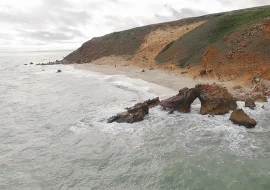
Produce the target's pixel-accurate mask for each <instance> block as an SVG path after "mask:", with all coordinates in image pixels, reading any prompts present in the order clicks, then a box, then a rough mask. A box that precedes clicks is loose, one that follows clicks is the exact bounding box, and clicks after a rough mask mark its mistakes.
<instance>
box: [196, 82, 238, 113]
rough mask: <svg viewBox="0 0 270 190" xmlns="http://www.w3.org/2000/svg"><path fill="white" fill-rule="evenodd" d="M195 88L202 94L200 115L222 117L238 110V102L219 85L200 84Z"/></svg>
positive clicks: (200, 97)
mask: <svg viewBox="0 0 270 190" xmlns="http://www.w3.org/2000/svg"><path fill="white" fill-rule="evenodd" d="M195 88H196V89H197V90H198V91H199V94H200V96H199V99H200V101H201V110H200V113H201V114H203V115H205V114H211V115H222V114H226V113H228V112H229V111H231V110H235V109H236V108H237V104H236V100H235V99H234V98H233V96H232V95H231V94H230V93H229V92H228V90H227V88H225V87H222V86H220V85H217V84H212V85H208V84H199V85H197V86H196V87H195Z"/></svg>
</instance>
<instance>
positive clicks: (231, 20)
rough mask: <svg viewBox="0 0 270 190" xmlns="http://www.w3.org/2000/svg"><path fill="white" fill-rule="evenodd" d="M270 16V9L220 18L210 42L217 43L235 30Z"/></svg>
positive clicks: (231, 14)
mask: <svg viewBox="0 0 270 190" xmlns="http://www.w3.org/2000/svg"><path fill="white" fill-rule="evenodd" d="M268 16H270V8H261V9H256V10H249V11H243V12H237V13H229V14H227V15H224V16H222V17H220V20H219V22H218V24H217V27H216V29H215V30H214V31H212V33H211V35H210V39H209V42H210V43H213V42H216V41H218V40H220V39H221V38H222V37H223V36H225V35H226V34H228V33H230V32H231V31H233V30H234V29H236V28H238V27H240V26H243V25H245V24H250V23H252V22H255V21H257V20H259V19H263V18H266V17H268Z"/></svg>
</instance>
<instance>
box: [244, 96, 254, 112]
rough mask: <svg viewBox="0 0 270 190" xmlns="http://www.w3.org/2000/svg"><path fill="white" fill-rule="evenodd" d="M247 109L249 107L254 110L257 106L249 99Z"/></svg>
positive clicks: (246, 102)
mask: <svg viewBox="0 0 270 190" xmlns="http://www.w3.org/2000/svg"><path fill="white" fill-rule="evenodd" d="M245 107H248V108H250V109H254V108H255V107H256V104H255V102H254V101H253V100H252V99H251V98H249V99H247V100H246V101H245Z"/></svg>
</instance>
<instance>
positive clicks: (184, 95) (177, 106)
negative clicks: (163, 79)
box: [160, 88, 199, 113]
mask: <svg viewBox="0 0 270 190" xmlns="http://www.w3.org/2000/svg"><path fill="white" fill-rule="evenodd" d="M198 97H199V92H198V90H197V89H195V88H192V89H188V88H183V89H181V90H179V93H178V94H177V95H175V96H173V97H171V98H168V99H166V100H163V101H161V103H160V105H161V106H162V108H163V110H167V111H169V113H173V112H174V111H178V112H182V113H188V112H190V107H191V104H192V102H194V100H195V99H196V98H198Z"/></svg>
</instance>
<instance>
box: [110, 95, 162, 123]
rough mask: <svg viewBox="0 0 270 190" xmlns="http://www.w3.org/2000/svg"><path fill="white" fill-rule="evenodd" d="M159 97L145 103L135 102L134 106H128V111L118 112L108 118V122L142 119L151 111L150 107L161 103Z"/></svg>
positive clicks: (131, 121) (132, 121)
mask: <svg viewBox="0 0 270 190" xmlns="http://www.w3.org/2000/svg"><path fill="white" fill-rule="evenodd" d="M159 103H160V101H159V98H158V97H157V98H154V99H150V100H147V101H145V102H143V103H138V104H135V105H134V106H132V107H129V108H126V110H127V111H126V112H123V113H120V114H117V115H116V116H113V117H111V118H109V119H108V123H112V122H117V123H135V122H138V121H142V120H143V119H144V116H145V115H146V114H148V113H149V108H152V107H155V106H157V105H159Z"/></svg>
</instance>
